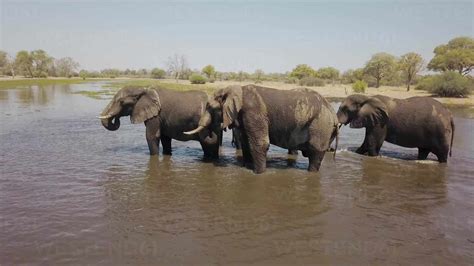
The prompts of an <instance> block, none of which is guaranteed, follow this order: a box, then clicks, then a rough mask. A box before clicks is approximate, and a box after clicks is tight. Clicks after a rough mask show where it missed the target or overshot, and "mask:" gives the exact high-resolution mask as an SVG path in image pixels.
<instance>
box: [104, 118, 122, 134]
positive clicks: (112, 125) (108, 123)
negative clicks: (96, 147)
mask: <svg viewBox="0 0 474 266" xmlns="http://www.w3.org/2000/svg"><path fill="white" fill-rule="evenodd" d="M112 120H113V121H112ZM100 122H101V123H102V125H103V126H104V127H105V128H106V129H108V130H110V131H115V130H117V129H119V127H120V118H119V117H118V116H116V117H113V116H112V117H110V118H101V119H100Z"/></svg>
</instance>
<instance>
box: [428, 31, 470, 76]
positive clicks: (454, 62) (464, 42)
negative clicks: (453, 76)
mask: <svg viewBox="0 0 474 266" xmlns="http://www.w3.org/2000/svg"><path fill="white" fill-rule="evenodd" d="M434 53H435V56H434V57H433V59H431V61H430V62H429V63H428V69H429V70H435V71H447V70H451V71H457V72H458V73H459V74H461V75H464V76H465V75H468V74H469V73H470V72H471V71H472V70H473V69H474V39H473V38H471V37H458V38H454V39H452V40H450V41H449V42H448V44H443V45H439V46H437V47H436V48H435V49H434Z"/></svg>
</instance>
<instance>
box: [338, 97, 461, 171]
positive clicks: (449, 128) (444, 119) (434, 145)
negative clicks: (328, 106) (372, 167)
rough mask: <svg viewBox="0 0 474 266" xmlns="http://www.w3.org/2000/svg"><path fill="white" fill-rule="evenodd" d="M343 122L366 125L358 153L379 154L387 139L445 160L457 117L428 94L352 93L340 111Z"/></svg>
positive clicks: (420, 158)
mask: <svg viewBox="0 0 474 266" xmlns="http://www.w3.org/2000/svg"><path fill="white" fill-rule="evenodd" d="M337 117H338V120H339V122H340V123H342V124H350V126H351V127H352V128H362V127H365V129H366V131H365V138H364V142H363V143H362V145H361V146H360V147H359V148H358V149H357V151H356V152H357V153H359V154H366V153H367V154H368V155H369V156H377V155H378V154H379V151H380V148H381V147H382V144H383V142H384V141H388V142H390V143H393V144H396V145H400V146H403V147H408V148H418V159H419V160H424V159H426V157H428V154H429V153H430V152H432V153H434V154H435V155H436V156H437V157H438V161H439V162H442V163H444V162H446V161H447V159H448V153H449V155H451V151H450V147H451V146H452V143H453V136H454V121H453V116H452V115H451V112H450V111H449V110H448V109H446V108H445V107H444V106H443V105H442V104H441V103H439V102H438V101H436V100H434V99H432V98H429V97H412V98H408V99H393V98H390V97H386V96H382V95H376V96H373V97H367V96H365V95H358V94H355V95H351V96H349V97H347V98H346V99H345V100H344V102H343V103H342V104H341V106H340V107H339V110H338V111H337Z"/></svg>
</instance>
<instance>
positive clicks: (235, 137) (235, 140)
mask: <svg viewBox="0 0 474 266" xmlns="http://www.w3.org/2000/svg"><path fill="white" fill-rule="evenodd" d="M240 139H241V133H240V130H239V129H238V128H236V127H234V128H232V146H233V147H235V148H236V149H237V150H241V149H242V144H241V140H240ZM221 145H222V143H221ZM288 154H292V155H298V151H297V150H288Z"/></svg>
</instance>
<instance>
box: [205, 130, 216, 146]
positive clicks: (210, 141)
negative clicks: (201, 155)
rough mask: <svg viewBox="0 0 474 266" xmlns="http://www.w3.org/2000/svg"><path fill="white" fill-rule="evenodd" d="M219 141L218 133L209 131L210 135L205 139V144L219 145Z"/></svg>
mask: <svg viewBox="0 0 474 266" xmlns="http://www.w3.org/2000/svg"><path fill="white" fill-rule="evenodd" d="M218 140H219V138H218V136H217V134H216V133H214V132H213V131H209V134H208V135H207V136H206V137H205V138H204V139H203V142H204V143H206V144H207V145H214V144H217V141H218Z"/></svg>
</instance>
